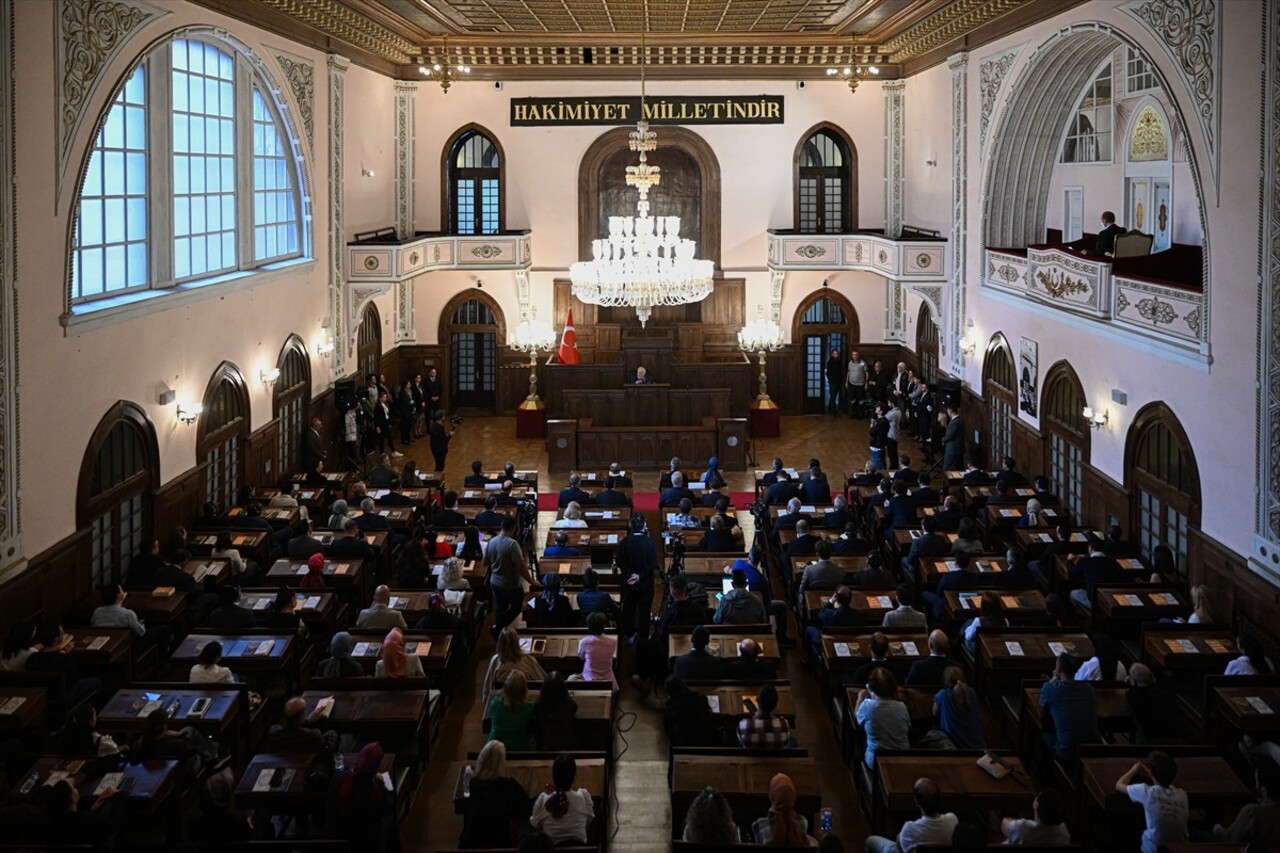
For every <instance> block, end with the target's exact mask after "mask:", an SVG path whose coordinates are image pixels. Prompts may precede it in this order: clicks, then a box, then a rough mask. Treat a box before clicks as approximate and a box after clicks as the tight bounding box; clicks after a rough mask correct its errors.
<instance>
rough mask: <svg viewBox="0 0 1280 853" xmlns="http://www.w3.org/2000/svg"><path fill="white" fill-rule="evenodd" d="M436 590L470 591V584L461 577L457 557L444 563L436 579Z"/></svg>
mask: <svg viewBox="0 0 1280 853" xmlns="http://www.w3.org/2000/svg"><path fill="white" fill-rule="evenodd" d="M468 529H470V528H468ZM436 589H455V590H463V591H466V590H468V589H471V584H470V583H469V582H468V581H467V579H466V578H464V577H463V576H462V561H461V560H459V559H458V558H457V557H450V558H449V559H447V560H445V561H444V565H443V567H442V568H441V569H440V575H439V576H438V577H437V578H436Z"/></svg>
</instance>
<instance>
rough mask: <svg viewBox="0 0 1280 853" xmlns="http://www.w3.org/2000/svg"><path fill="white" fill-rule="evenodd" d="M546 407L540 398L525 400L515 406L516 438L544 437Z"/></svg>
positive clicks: (545, 433) (545, 432) (545, 431)
mask: <svg viewBox="0 0 1280 853" xmlns="http://www.w3.org/2000/svg"><path fill="white" fill-rule="evenodd" d="M546 435H547V407H546V406H545V405H543V403H542V401H541V400H537V401H530V400H525V401H524V402H523V403H521V404H520V405H519V407H517V408H516V438H545V437H546Z"/></svg>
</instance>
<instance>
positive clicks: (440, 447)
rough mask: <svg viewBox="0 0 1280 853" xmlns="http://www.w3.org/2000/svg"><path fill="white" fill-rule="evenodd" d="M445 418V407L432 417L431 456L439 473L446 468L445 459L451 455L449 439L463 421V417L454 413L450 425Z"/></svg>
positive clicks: (437, 410)
mask: <svg viewBox="0 0 1280 853" xmlns="http://www.w3.org/2000/svg"><path fill="white" fill-rule="evenodd" d="M444 418H445V412H444V409H436V412H435V414H434V415H433V416H432V418H431V456H432V458H434V459H435V461H436V472H437V473H439V472H440V471H443V470H444V460H445V457H447V456H448V455H449V440H450V439H452V438H453V433H454V432H455V431H456V430H457V429H458V424H460V423H462V418H460V417H458V416H457V415H454V416H453V417H452V418H450V419H449V425H448V426H445V423H444Z"/></svg>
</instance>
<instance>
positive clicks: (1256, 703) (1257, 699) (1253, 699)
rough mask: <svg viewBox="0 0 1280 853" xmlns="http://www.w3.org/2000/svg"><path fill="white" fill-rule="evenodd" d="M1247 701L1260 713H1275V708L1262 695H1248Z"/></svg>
mask: <svg viewBox="0 0 1280 853" xmlns="http://www.w3.org/2000/svg"><path fill="white" fill-rule="evenodd" d="M1245 701H1247V702H1248V703H1249V707H1251V708H1253V710H1255V711H1257V712H1258V713H1259V714H1274V713H1275V710H1274V709H1273V708H1272V707H1271V706H1270V705H1268V704H1267V703H1266V702H1265V701H1264V700H1263V698H1262V697H1261V696H1248V697H1246V698H1245Z"/></svg>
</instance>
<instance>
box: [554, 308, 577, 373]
mask: <svg viewBox="0 0 1280 853" xmlns="http://www.w3.org/2000/svg"><path fill="white" fill-rule="evenodd" d="M558 355H559V357H560V363H561V364H577V363H578V335H577V334H576V333H575V332H574V331H573V309H572V308H570V309H569V319H567V320H566V321H565V324H564V334H563V335H561V337H560V352H559V353H558Z"/></svg>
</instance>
